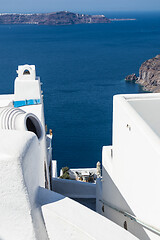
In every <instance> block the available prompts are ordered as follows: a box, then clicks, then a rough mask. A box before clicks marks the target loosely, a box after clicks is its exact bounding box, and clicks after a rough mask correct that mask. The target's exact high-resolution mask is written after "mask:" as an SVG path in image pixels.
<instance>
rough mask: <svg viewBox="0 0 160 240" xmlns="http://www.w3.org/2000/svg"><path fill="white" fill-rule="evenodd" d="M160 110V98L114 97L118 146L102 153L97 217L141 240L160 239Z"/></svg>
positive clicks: (159, 96) (149, 95) (150, 95)
mask: <svg viewBox="0 0 160 240" xmlns="http://www.w3.org/2000/svg"><path fill="white" fill-rule="evenodd" d="M159 109H160V94H136V95H118V96H115V97H114V101H113V145H112V146H107V147H103V156H102V158H103V159H102V165H103V166H102V175H103V179H102V182H100V181H98V182H97V189H98V191H99V194H98V198H97V210H98V212H100V213H101V214H102V215H104V216H106V217H107V218H108V219H110V220H112V221H113V222H115V223H117V224H118V225H120V226H121V227H123V228H125V229H127V230H128V231H130V232H131V233H133V234H134V235H135V236H136V237H138V239H142V240H149V239H152V240H156V239H160V220H159V216H160V207H159V203H160V191H159V187H158V186H159V183H160V111H159ZM101 184H102V189H101ZM100 190H102V192H100Z"/></svg>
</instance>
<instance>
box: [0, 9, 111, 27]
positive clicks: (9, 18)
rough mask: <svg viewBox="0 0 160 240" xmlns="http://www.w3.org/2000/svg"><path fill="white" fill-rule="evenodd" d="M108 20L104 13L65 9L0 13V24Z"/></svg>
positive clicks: (62, 23) (100, 21) (96, 21)
mask: <svg viewBox="0 0 160 240" xmlns="http://www.w3.org/2000/svg"><path fill="white" fill-rule="evenodd" d="M108 22H110V20H109V19H108V18H106V17H105V16H104V15H85V14H76V13H71V12H67V11H62V12H54V13H38V14H16V13H12V14H9V13H1V14H0V24H39V25H71V24H84V23H85V24H86V23H108Z"/></svg>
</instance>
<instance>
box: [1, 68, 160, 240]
mask: <svg viewBox="0 0 160 240" xmlns="http://www.w3.org/2000/svg"><path fill="white" fill-rule="evenodd" d="M131 123H132V122H129V123H128V124H129V125H131ZM115 124H116V123H115ZM117 124H118V122H117ZM131 127H132V125H131ZM145 128H147V126H145ZM127 130H128V131H129V129H127ZM148 131H149V130H148ZM151 134H152V135H153V137H154V141H155V143H156V144H157V145H158V143H159V142H158V141H159V139H158V137H157V138H156V137H155V135H154V134H153V133H152V132H151ZM51 139H52V136H51V135H48V136H47V135H46V133H45V121H44V110H43V96H42V94H41V84H40V79H39V78H37V77H36V72H35V66H33V65H31V66H30V65H24V66H19V67H18V77H17V78H16V80H15V89H14V94H12V95H0V142H1V144H0V239H1V240H35V239H36V240H45V239H50V240H52V239H53V240H62V239H66V240H67V239H68V240H82V239H85V240H88V239H92V240H93V239H95V240H102V239H112V240H117V239H123V240H128V239H130V240H132V239H137V238H136V237H135V236H133V235H132V234H131V233H129V232H128V231H126V230H124V229H123V228H121V227H120V226H118V225H116V224H115V223H113V222H112V221H110V220H108V219H107V218H105V217H103V216H101V215H100V214H98V213H96V212H94V211H92V210H90V209H88V208H86V207H84V206H83V205H81V204H79V203H77V202H75V201H73V200H71V199H70V198H68V197H65V196H62V195H60V194H58V193H55V192H53V191H50V190H49V188H50V177H49V168H48V166H49V165H50V164H51V160H52V156H51V152H52V151H51ZM116 139H117V137H116V135H115V140H116ZM46 140H47V141H46ZM117 140H118V139H117ZM139 140H140V139H139ZM151 142H152V141H151ZM121 143H122V142H121ZM115 144H117V143H116V141H115ZM157 145H154V144H153V146H152V147H153V148H156V146H157ZM147 147H148V146H147ZM148 149H149V148H148ZM151 150H152V149H151ZM150 153H152V151H151V152H150ZM116 154H117V155H118V154H119V152H118V149H117V152H115V156H116ZM155 154H157V158H158V150H157V151H156V153H155ZM148 158H149V155H148ZM157 158H156V159H157ZM156 159H154V161H156ZM136 161H137V160H136ZM157 161H158V159H157ZM156 164H158V163H157V162H155V168H156V170H157V172H158V168H157V165H156ZM120 165H121V164H120ZM151 165H152V164H151ZM54 166H55V164H54V162H53V167H54ZM115 166H117V168H116V167H115V169H118V168H119V165H116V162H115ZM120 167H121V166H120ZM120 170H121V168H120ZM149 170H150V171H152V170H154V169H152V168H150V169H149ZM117 171H118V172H119V170H117ZM53 172H54V177H56V173H55V171H53ZM148 172H149V171H148ZM157 172H156V173H155V174H154V180H155V178H156V177H157V179H158V175H157ZM120 173H121V172H120ZM122 176H123V172H122ZM104 180H105V177H104ZM122 180H123V179H122ZM122 180H121V181H120V184H122V183H123V181H122ZM148 182H149V180H148ZM87 186H88V185H87ZM104 186H105V185H104ZM150 187H151V184H150V185H149V188H150ZM87 188H88V187H87ZM87 188H86V189H87ZM125 190H127V189H126V188H125ZM137 191H140V190H139V188H138V190H137ZM150 191H153V189H149V191H148V193H149V192H150ZM90 193H91V192H90ZM145 193H146V192H145ZM151 193H152V192H151ZM115 194H117V193H115ZM153 194H155V193H154V192H153ZM105 196H106V191H104V197H105ZM116 196H117V195H116ZM127 196H128V195H127ZM154 196H155V195H154ZM158 200H159V198H157V199H155V201H154V203H152V204H153V205H154V204H155V206H157V203H158ZM155 206H152V210H154V207H155ZM157 207H158V206H157ZM136 211H138V210H137V209H136ZM149 213H150V212H149ZM156 213H157V214H158V210H157V212H156ZM145 216H146V215H145ZM151 216H152V215H151ZM152 220H155V224H156V223H157V221H156V220H157V218H156V219H154V218H153V219H152ZM152 222H153V221H152Z"/></svg>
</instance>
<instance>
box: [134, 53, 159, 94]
mask: <svg viewBox="0 0 160 240" xmlns="http://www.w3.org/2000/svg"><path fill="white" fill-rule="evenodd" d="M136 83H138V84H140V85H142V86H143V89H144V90H145V91H149V92H160V55H157V56H156V57H154V58H151V59H149V60H147V61H145V62H144V63H143V64H142V65H141V67H140V69H139V78H138V80H137V81H136Z"/></svg>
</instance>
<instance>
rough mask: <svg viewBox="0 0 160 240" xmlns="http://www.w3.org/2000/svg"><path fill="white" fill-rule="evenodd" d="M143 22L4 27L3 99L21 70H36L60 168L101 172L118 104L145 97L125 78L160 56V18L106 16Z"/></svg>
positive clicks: (0, 38)
mask: <svg viewBox="0 0 160 240" xmlns="http://www.w3.org/2000/svg"><path fill="white" fill-rule="evenodd" d="M105 15H106V16H108V17H117V18H118V17H122V18H123V17H131V18H132V17H134V18H136V19H137V20H136V21H128V22H112V23H110V24H88V25H72V26H32V25H25V26H23V25H19V26H16V25H0V79H1V80H0V81H1V82H0V83H1V84H0V93H1V94H2V93H12V92H13V84H14V79H15V77H16V72H15V70H16V69H17V66H18V65H20V64H25V63H28V64H35V65H36V69H37V75H39V76H40V77H41V81H42V82H43V91H44V102H45V118H46V123H47V125H48V128H52V130H53V159H56V160H58V168H60V167H63V166H66V165H67V166H69V167H94V166H95V165H96V162H97V161H101V150H102V146H103V145H110V144H111V142H112V140H111V132H112V97H113V95H115V94H120V93H139V92H142V90H141V88H140V87H139V86H138V85H135V84H131V83H126V82H125V81H124V78H125V76H126V75H128V74H131V73H134V72H135V73H136V74H138V70H139V67H140V65H141V64H142V63H143V62H144V61H145V60H147V59H149V58H152V57H154V56H155V55H157V54H160V14H159V13H105Z"/></svg>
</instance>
